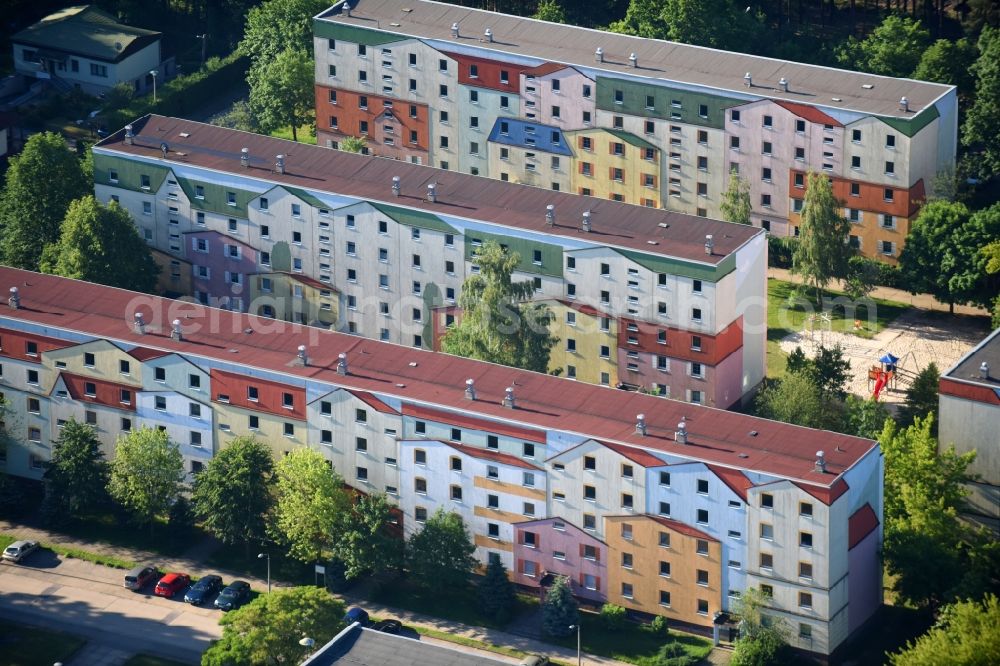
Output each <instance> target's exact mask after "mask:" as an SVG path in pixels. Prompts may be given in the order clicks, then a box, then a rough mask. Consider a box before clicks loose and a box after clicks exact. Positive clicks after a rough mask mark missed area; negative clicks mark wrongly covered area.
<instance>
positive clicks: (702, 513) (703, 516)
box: [698, 509, 708, 525]
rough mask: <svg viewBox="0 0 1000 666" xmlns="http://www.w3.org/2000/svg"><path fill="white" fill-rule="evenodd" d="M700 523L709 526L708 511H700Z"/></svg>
mask: <svg viewBox="0 0 1000 666" xmlns="http://www.w3.org/2000/svg"><path fill="white" fill-rule="evenodd" d="M698 522H699V523H700V524H702V525H707V524H708V509H698Z"/></svg>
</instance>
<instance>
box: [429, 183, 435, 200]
mask: <svg viewBox="0 0 1000 666" xmlns="http://www.w3.org/2000/svg"><path fill="white" fill-rule="evenodd" d="M427 200H428V201H430V202H431V203H434V202H436V201H437V185H436V184H435V183H428V184H427Z"/></svg>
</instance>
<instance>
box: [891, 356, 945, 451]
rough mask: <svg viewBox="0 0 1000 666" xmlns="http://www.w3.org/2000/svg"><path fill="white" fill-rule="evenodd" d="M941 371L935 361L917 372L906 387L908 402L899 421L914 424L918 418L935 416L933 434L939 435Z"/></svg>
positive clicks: (901, 411) (932, 424)
mask: <svg viewBox="0 0 1000 666" xmlns="http://www.w3.org/2000/svg"><path fill="white" fill-rule="evenodd" d="M940 380H941V373H940V371H938V367H937V364H936V363H934V362H933V361H932V362H931V363H929V364H928V365H927V367H925V368H923V369H922V370H921V371H920V372H918V373H917V376H916V377H915V378H914V379H913V383H912V384H910V387H909V388H908V389H906V402H905V403H904V404H903V407H902V409H900V410H899V423H900V425H902V426H904V427H906V426H910V425H913V424H914V423H915V422H916V420H917V419H918V418H927V416H928V414H929V415H931V416H933V417H934V420H933V422H932V423H931V435H933V436H934V437H937V413H938V382H939V381H940Z"/></svg>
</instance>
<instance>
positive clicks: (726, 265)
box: [615, 248, 736, 282]
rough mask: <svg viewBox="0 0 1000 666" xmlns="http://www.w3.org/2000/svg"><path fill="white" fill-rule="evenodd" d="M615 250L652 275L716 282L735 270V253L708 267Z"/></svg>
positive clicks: (632, 251) (681, 260) (635, 252)
mask: <svg viewBox="0 0 1000 666" xmlns="http://www.w3.org/2000/svg"><path fill="white" fill-rule="evenodd" d="M615 250H616V251H617V252H618V254H620V255H622V256H623V257H626V258H628V259H631V260H632V261H634V262H635V263H637V264H639V265H640V266H643V267H645V268H648V269H649V270H651V271H653V272H654V273H671V274H673V275H681V276H683V277H689V278H692V279H694V280H703V281H705V282H718V281H719V280H721V279H722V278H724V277H726V276H727V275H729V274H730V273H732V272H733V271H735V270H736V254H735V253H733V254H730V255H729V256H727V257H726V258H725V259H723V260H722V261H720V262H719V263H718V264H716V265H715V266H708V265H705V264H698V263H695V262H693V261H685V260H683V259H674V258H672V257H663V256H659V255H653V254H646V253H645V252H638V251H636V250H625V249H618V248H615Z"/></svg>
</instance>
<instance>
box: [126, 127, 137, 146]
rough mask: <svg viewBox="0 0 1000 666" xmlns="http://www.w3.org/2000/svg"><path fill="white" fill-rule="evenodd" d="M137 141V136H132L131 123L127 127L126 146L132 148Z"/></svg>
mask: <svg viewBox="0 0 1000 666" xmlns="http://www.w3.org/2000/svg"><path fill="white" fill-rule="evenodd" d="M134 140H135V134H132V125H131V123H130V124H128V125H126V126H125V145H127V146H131V145H132V143H133V142H134Z"/></svg>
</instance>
